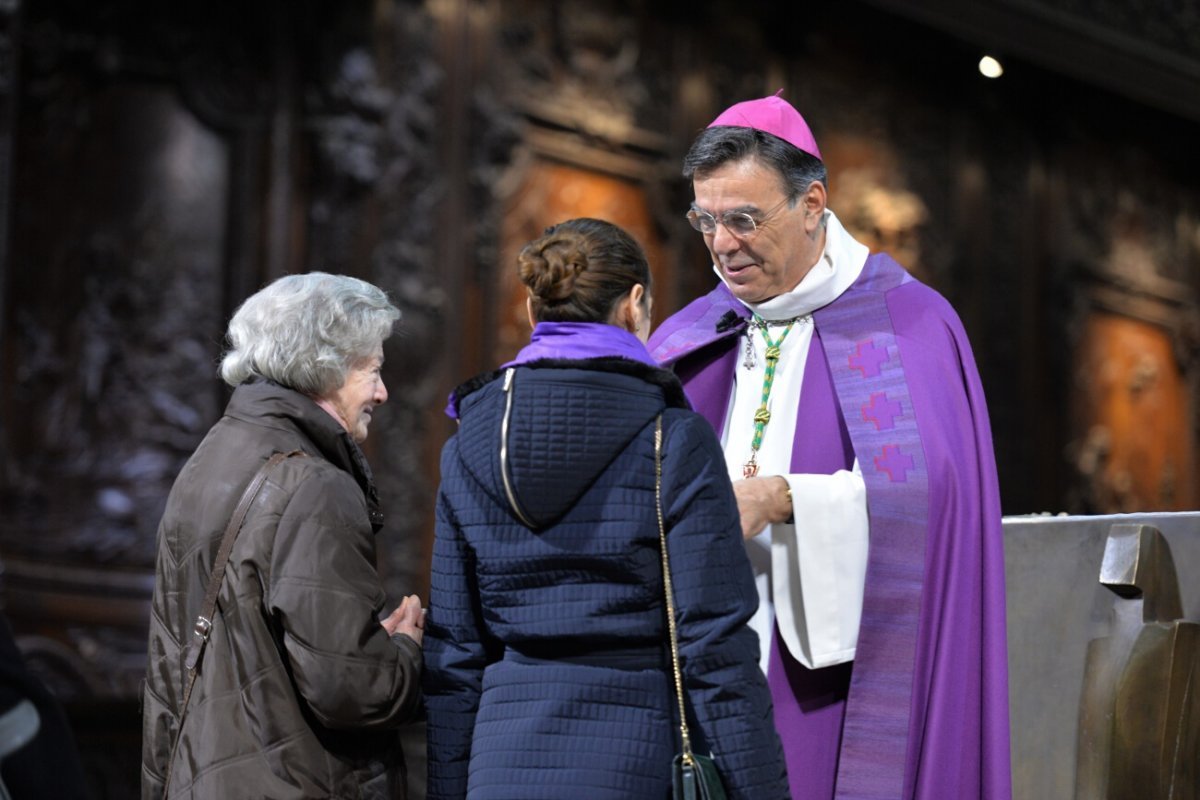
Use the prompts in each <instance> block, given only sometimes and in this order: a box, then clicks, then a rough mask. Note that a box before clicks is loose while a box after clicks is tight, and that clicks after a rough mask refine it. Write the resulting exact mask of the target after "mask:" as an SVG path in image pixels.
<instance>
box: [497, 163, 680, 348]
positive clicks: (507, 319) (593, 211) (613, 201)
mask: <svg viewBox="0 0 1200 800" xmlns="http://www.w3.org/2000/svg"><path fill="white" fill-rule="evenodd" d="M573 217H596V218H598V219H604V220H608V221H609V222H613V223H615V224H617V225H620V226H621V227H623V228H625V229H626V230H627V231H629V233H630V234H631V235H632V236H633V237H634V238H635V239H636V240H637V241H638V242H639V243H640V244H641V245H642V247H643V248H644V249H645V251H646V258H647V259H648V260H649V262H650V266H651V274H652V276H653V280H654V283H655V285H662V283H663V280H664V270H663V268H662V260H663V259H662V248H661V247H660V245H659V242H658V239H657V237H656V235H655V233H654V231H653V228H652V227H651V225H650V224H649V217H650V215H649V210H648V208H647V200H646V196H645V192H644V191H643V190H642V189H641V188H640V187H639V186H637V185H636V184H634V183H631V182H630V181H628V180H623V179H621V178H619V177H616V176H612V175H605V174H603V173H599V172H594V171H590V170H586V169H582V168H579V167H572V166H568V165H564V164H556V163H553V162H547V161H538V162H535V163H534V164H533V165H531V166H530V167H529V169H528V171H527V172H526V174H525V180H524V182H523V184H522V186H521V188H520V189H519V190H518V191H517V192H516V193H515V194H514V195H513V196H512V197H511V198H510V200H509V204H508V210H507V212H506V213H505V215H504V227H503V240H502V241H503V245H502V247H501V258H500V263H499V265H498V267H497V280H498V284H499V291H498V292H497V294H496V302H497V303H499V304H500V306H499V307H500V308H501V309H502V311H501V316H500V324H499V333H498V336H497V340H496V348H495V351H494V353H493V357H492V358H493V363H495V364H502V363H504V362H505V361H509V360H511V359H512V358H513V357H514V356H515V355H516V353H517V351H518V350H520V349H521V347H523V346H524V345H525V344H527V343H528V342H529V321H528V316H527V314H526V310H525V298H526V297H527V296H528V293H527V292H526V290H525V287H524V285H523V284H522V283H521V281H520V279H519V278H518V277H517V267H516V264H517V254H518V253H519V252H520V251H521V248H522V247H523V246H524V245H525V244H526V243H527V242H529V241H530V240H532V239H535V238H537V237H538V236H541V235H542V233H543V232H544V230H545V229H546V227H548V226H549V225H553V224H554V223H556V222H562V221H563V220H567V219H571V218H573Z"/></svg>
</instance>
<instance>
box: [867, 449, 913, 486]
mask: <svg viewBox="0 0 1200 800" xmlns="http://www.w3.org/2000/svg"><path fill="white" fill-rule="evenodd" d="M915 466H916V462H914V461H913V459H912V456H910V455H908V454H906V453H901V452H900V447H899V446H898V445H894V444H887V445H884V446H883V454H882V455H878V456H875V468H876V469H878V470H880V471H882V472H886V473H887V474H888V480H889V481H891V482H892V483H907V482H908V476H907V475H906V474H905V473H906V472H907V471H908V470H910V469H913V468H914V467H915ZM897 473H899V476H900V477H896V475H897Z"/></svg>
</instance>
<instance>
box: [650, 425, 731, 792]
mask: <svg viewBox="0 0 1200 800" xmlns="http://www.w3.org/2000/svg"><path fill="white" fill-rule="evenodd" d="M654 504H655V508H656V509H657V511H658V542H659V546H660V548H661V550H662V571H663V594H664V595H665V596H666V600H667V631H668V632H669V634H670V638H671V666H672V667H673V668H674V672H675V696H676V697H677V698H678V699H679V738H680V741H681V742H682V749H681V751H680V753H679V755H677V756H675V758H674V760H673V761H672V762H671V787H672V792H673V797H674V800H725V787H724V786H722V785H721V776H720V775H719V774H718V772H717V765H716V764H715V763H713V760H712V759H711V758H709V757H708V756H700V755H696V754H695V753H693V752H692V740H691V737H690V736H689V735H688V725H687V709H686V706H685V704H684V701H683V673H682V672H681V670H680V669H679V635H678V633H677V631H676V630H675V600H674V595H675V590H674V589H673V588H672V587H671V559H670V558H669V557H668V556H667V528H666V525H665V524H664V523H663V510H662V415H661V414H659V415H658V419H656V420H655V421H654Z"/></svg>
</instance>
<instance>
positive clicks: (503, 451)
mask: <svg viewBox="0 0 1200 800" xmlns="http://www.w3.org/2000/svg"><path fill="white" fill-rule="evenodd" d="M515 374H516V368H515V367H509V368H508V369H507V370H505V372H504V419H503V421H502V422H501V423H500V476H501V478H503V479H504V493H505V494H506V495H508V504H509V505H510V506H512V510H513V513H514V514H516V515H517V518H518V519H520V520H521V522H523V523H524V524H525V526H526V527H529V528H533V527H535V526H534V524H533V522H532V521H530V519H529V517H528V516H527V515H526V514H525V510H524V509H522V508H521V504H520V503H518V502H517V493H516V492H514V491H513V485H512V478H511V477H510V476H509V474H508V418H509V417H510V416H511V415H512V401H513V391H512V385H513V376H514V375H515Z"/></svg>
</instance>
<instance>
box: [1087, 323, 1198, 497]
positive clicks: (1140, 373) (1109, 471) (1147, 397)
mask: <svg viewBox="0 0 1200 800" xmlns="http://www.w3.org/2000/svg"><path fill="white" fill-rule="evenodd" d="M1072 389H1073V391H1072V410H1073V413H1072V415H1071V418H1072V420H1073V426H1072V427H1073V432H1074V438H1073V445H1072V454H1073V460H1074V466H1075V467H1076V469H1077V470H1078V471H1079V473H1080V475H1081V477H1082V478H1083V483H1082V486H1081V488H1080V490H1079V492H1080V497H1079V500H1078V502H1079V503H1080V505H1081V506H1082V508H1083V510H1086V511H1088V512H1090V513H1106V514H1107V513H1127V512H1133V511H1181V510H1186V509H1191V508H1195V507H1196V505H1197V503H1200V492H1198V488H1200V487H1198V484H1200V476H1198V475H1197V473H1196V452H1195V444H1194V443H1195V440H1196V436H1195V419H1194V417H1193V414H1192V409H1191V407H1190V403H1191V399H1190V397H1189V387H1188V385H1187V382H1186V378H1185V376H1184V374H1183V372H1182V371H1181V370H1180V367H1179V363H1178V361H1177V359H1176V357H1175V352H1174V348H1173V346H1172V341H1171V338H1170V336H1169V334H1168V332H1167V331H1165V330H1163V329H1162V328H1161V327H1158V326H1155V325H1151V324H1149V323H1146V322H1142V321H1140V320H1135V319H1129V318H1127V317H1122V316H1118V315H1116V314H1110V313H1104V312H1096V313H1093V314H1091V315H1089V317H1088V319H1087V320H1086V322H1085V324H1084V327H1083V336H1082V338H1081V341H1080V346H1079V352H1078V366H1077V368H1076V370H1075V372H1074V375H1073V382H1072Z"/></svg>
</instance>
